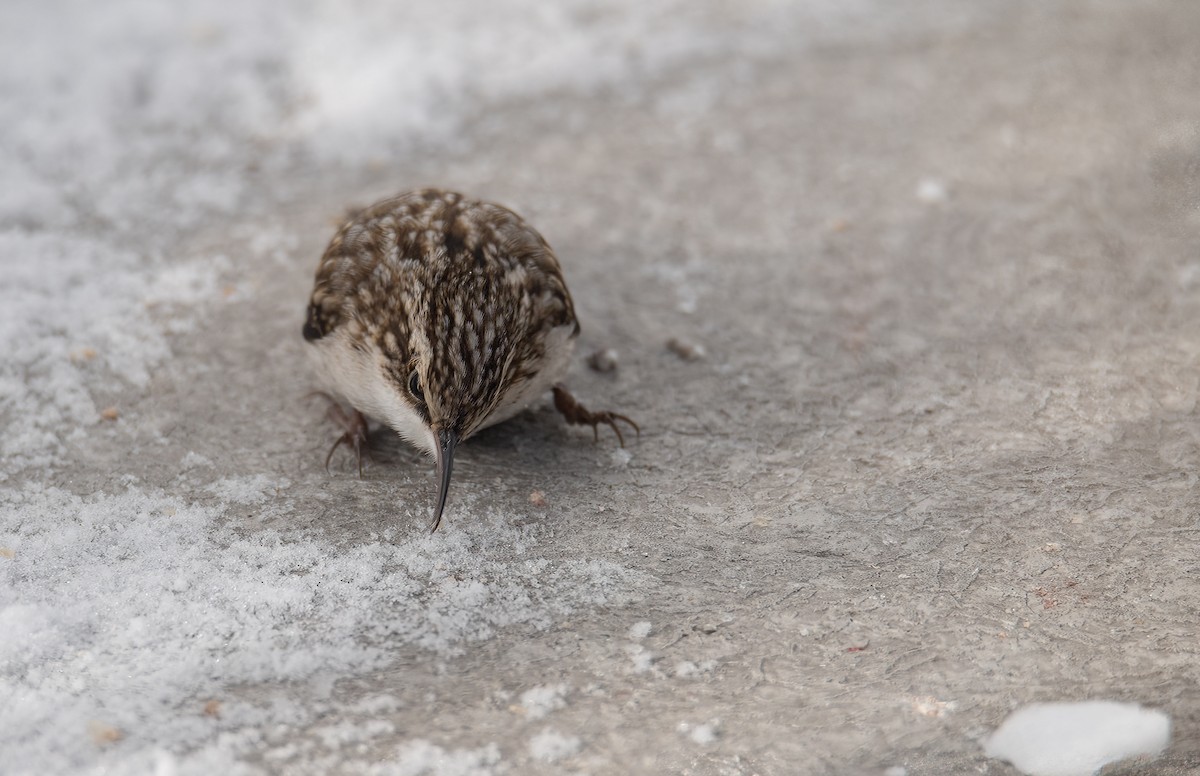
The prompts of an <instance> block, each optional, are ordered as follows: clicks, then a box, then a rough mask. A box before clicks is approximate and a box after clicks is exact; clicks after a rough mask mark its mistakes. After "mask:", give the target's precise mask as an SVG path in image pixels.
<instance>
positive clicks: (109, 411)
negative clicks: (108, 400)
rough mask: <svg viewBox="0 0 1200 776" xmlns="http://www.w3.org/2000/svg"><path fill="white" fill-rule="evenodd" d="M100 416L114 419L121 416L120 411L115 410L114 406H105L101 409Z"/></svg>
mask: <svg viewBox="0 0 1200 776" xmlns="http://www.w3.org/2000/svg"><path fill="white" fill-rule="evenodd" d="M100 417H102V418H104V419H105V420H116V419H117V418H119V417H121V413H120V412H118V411H117V408H116V407H106V408H105V409H103V410H101V412H100Z"/></svg>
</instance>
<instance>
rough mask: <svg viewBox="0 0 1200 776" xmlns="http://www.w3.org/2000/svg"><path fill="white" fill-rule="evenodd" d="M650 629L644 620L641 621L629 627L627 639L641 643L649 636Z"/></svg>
mask: <svg viewBox="0 0 1200 776" xmlns="http://www.w3.org/2000/svg"><path fill="white" fill-rule="evenodd" d="M650 628H651V625H650V623H649V622H647V621H645V620H642V621H641V622H635V623H634V624H633V625H630V626H629V638H631V639H633V640H634V641H641V640H642V639H644V638H646V637H647V636H649V635H650Z"/></svg>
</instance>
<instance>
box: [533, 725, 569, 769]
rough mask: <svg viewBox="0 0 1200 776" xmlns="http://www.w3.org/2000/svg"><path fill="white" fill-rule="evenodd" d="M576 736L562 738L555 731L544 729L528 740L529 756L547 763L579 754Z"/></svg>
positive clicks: (562, 736) (560, 734) (561, 735)
mask: <svg viewBox="0 0 1200 776" xmlns="http://www.w3.org/2000/svg"><path fill="white" fill-rule="evenodd" d="M580 746H581V742H580V740H579V737H578V736H564V735H563V734H562V733H559V732H558V731H556V730H552V729H550V728H546V729H545V730H543V731H542V732H540V733H538V734H537V735H535V736H534V737H533V738H531V739H529V754H530V755H532V756H533V757H534V758H536V759H538V760H542V761H544V762H548V763H554V762H558V761H559V760H561V759H563V758H565V757H571V756H572V755H574V754H577V753H578V752H579V748H580Z"/></svg>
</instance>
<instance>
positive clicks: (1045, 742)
mask: <svg viewBox="0 0 1200 776" xmlns="http://www.w3.org/2000/svg"><path fill="white" fill-rule="evenodd" d="M1170 735H1171V720H1170V718H1169V717H1168V716H1167V715H1166V714H1164V713H1162V712H1161V711H1154V710H1151V709H1146V708H1143V707H1141V706H1138V705H1136V704H1132V703H1116V702H1114V701H1085V702H1081V703H1034V704H1031V705H1029V706H1025V707H1023V708H1021V709H1018V710H1017V711H1015V712H1013V713H1012V714H1011V715H1010V716H1009V717H1008V719H1006V720H1004V724H1003V725H1001V726H1000V728H999V729H998V730H997V731H996V732H995V733H993V734H992V736H991V738H989V739H988V741H987V744H986V745H985V747H984V753H985V754H986V755H987V756H988V757H995V758H998V759H1001V760H1007V761H1009V762H1010V763H1012V764H1013V765H1014V766H1016V767H1017V769H1019V770H1020V771H1021V772H1023V773H1025V774H1028V776H1091V774H1095V773H1097V772H1098V771H1099V770H1100V769H1101V768H1103V767H1104V766H1105V765H1107V764H1108V763H1112V762H1117V761H1119V760H1124V759H1126V758H1129V757H1157V756H1158V755H1159V754H1161V753H1162V752H1163V750H1164V749H1166V747H1167V742H1168V740H1169V739H1170Z"/></svg>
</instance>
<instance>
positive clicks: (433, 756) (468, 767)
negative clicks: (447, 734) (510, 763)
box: [370, 739, 500, 776]
mask: <svg viewBox="0 0 1200 776" xmlns="http://www.w3.org/2000/svg"><path fill="white" fill-rule="evenodd" d="M499 763H500V749H499V748H498V747H497V746H496V745H495V744H488V745H487V746H485V747H482V748H480V749H453V750H446V749H443V748H442V747H440V746H437V745H435V744H431V743H429V742H428V741H424V740H420V739H419V740H416V741H410V742H408V743H406V744H404V745H403V746H401V747H400V752H399V754H398V756H397V758H396V760H395V762H392V763H383V764H382V766H381V767H378V768H372V769H371V771H370V773H371V774H372V775H373V776H376V775H377V776H491V774H493V773H496V772H498V770H499V769H497V768H495V767H494V766H496V765H498V764H499Z"/></svg>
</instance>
